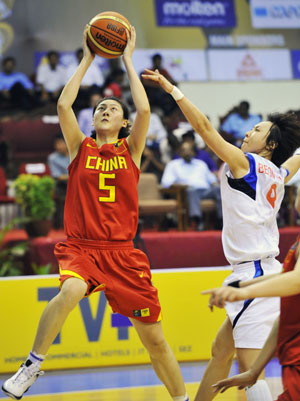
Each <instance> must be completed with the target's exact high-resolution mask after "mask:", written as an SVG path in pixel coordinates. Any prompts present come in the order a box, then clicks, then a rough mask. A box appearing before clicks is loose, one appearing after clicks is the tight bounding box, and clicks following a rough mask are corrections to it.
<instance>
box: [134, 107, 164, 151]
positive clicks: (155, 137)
mask: <svg viewBox="0 0 300 401" xmlns="http://www.w3.org/2000/svg"><path fill="white" fill-rule="evenodd" d="M135 115H136V112H135V111H134V112H133V113H131V115H130V119H131V120H132V121H134V119H135ZM166 137H167V130H166V129H165V127H164V125H163V123H162V121H161V118H160V117H159V115H158V114H157V113H153V112H151V114H150V122H149V128H148V132H147V135H146V145H147V146H148V148H151V149H158V148H159V144H160V142H161V141H162V140H163V139H165V138H166Z"/></svg>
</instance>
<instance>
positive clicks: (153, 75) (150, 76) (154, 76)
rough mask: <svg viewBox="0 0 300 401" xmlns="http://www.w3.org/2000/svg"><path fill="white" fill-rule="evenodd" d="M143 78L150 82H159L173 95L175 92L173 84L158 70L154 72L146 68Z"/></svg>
mask: <svg viewBox="0 0 300 401" xmlns="http://www.w3.org/2000/svg"><path fill="white" fill-rule="evenodd" d="M142 77H143V78H144V79H146V80H148V81H152V82H157V83H158V84H159V85H160V86H161V87H162V89H163V90H164V91H165V92H167V93H171V92H172V90H173V85H172V84H171V82H169V81H168V80H167V78H165V77H164V76H163V75H162V74H160V73H159V71H158V70H155V71H152V70H148V69H147V68H146V69H145V73H144V74H142Z"/></svg>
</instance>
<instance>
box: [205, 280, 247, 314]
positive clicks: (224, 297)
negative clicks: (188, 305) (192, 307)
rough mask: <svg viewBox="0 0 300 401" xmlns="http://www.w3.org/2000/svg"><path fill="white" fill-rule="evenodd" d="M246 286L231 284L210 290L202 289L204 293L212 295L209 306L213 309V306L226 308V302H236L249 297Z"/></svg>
mask: <svg viewBox="0 0 300 401" xmlns="http://www.w3.org/2000/svg"><path fill="white" fill-rule="evenodd" d="M246 291H247V289H246V288H234V287H230V286H226V287H221V288H213V289H210V290H205V291H202V292H201V294H202V295H210V298H209V301H208V306H209V308H210V310H211V311H212V310H213V306H217V307H218V308H224V306H225V302H235V301H240V300H242V299H247V295H246Z"/></svg>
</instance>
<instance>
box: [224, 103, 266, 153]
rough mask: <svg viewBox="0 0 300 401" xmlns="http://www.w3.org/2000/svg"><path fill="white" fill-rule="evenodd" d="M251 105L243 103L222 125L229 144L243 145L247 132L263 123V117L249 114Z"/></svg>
mask: <svg viewBox="0 0 300 401" xmlns="http://www.w3.org/2000/svg"><path fill="white" fill-rule="evenodd" d="M249 109H250V104H249V102H247V101H242V102H241V103H240V104H239V106H238V107H237V109H236V112H233V113H231V114H230V115H229V116H228V117H227V118H226V119H225V121H224V122H223V123H222V125H221V129H220V131H221V133H222V134H223V135H225V138H226V139H228V141H229V142H232V143H235V144H236V145H237V146H239V145H241V143H242V140H243V139H244V137H245V134H246V132H247V131H249V130H251V129H252V128H253V127H254V126H255V124H258V123H259V122H261V120H262V119H261V116H260V115H258V114H251V113H249Z"/></svg>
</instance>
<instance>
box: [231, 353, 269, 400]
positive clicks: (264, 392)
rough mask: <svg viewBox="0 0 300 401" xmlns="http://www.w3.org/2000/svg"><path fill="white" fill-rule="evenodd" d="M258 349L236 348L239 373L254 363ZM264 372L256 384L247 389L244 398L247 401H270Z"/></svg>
mask: <svg viewBox="0 0 300 401" xmlns="http://www.w3.org/2000/svg"><path fill="white" fill-rule="evenodd" d="M260 351H261V350H260V349H254V348H237V349H236V356H237V360H238V364H239V372H240V373H242V372H246V370H249V369H250V367H251V365H252V364H253V363H254V361H255V360H256V358H257V357H258V355H259V354H260ZM264 378H265V372H264V371H263V372H261V374H260V376H259V378H258V380H257V382H256V383H255V384H254V385H253V386H251V387H247V388H246V389H245V390H246V396H247V401H272V400H273V398H272V394H271V391H270V389H269V386H268V384H267V382H266V381H265V380H264Z"/></svg>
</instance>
